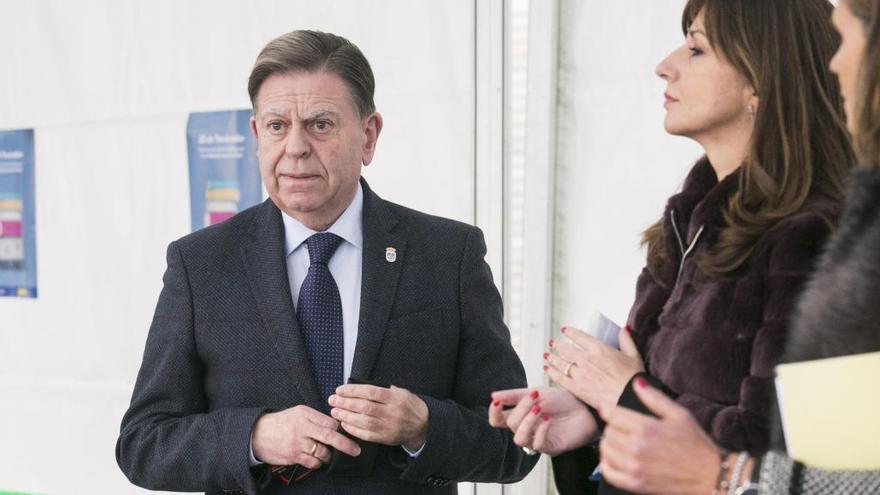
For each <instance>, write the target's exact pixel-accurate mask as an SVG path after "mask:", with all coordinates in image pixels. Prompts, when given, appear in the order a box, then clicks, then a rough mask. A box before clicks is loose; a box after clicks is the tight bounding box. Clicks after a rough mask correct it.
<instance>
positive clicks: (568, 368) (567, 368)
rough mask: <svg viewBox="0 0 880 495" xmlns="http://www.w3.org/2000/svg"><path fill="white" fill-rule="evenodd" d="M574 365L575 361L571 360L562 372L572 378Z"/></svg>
mask: <svg viewBox="0 0 880 495" xmlns="http://www.w3.org/2000/svg"><path fill="white" fill-rule="evenodd" d="M572 366H574V362H573V361H569V362H568V364H566V365H565V370H564V371H563V372H562V374H563V375H565V376H567V377H569V378H571V367H572Z"/></svg>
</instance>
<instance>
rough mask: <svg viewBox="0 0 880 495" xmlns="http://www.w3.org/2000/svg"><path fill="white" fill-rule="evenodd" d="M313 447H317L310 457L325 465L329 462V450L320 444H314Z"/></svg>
mask: <svg viewBox="0 0 880 495" xmlns="http://www.w3.org/2000/svg"><path fill="white" fill-rule="evenodd" d="M315 445H317V447H315V453H314V454H312V457H315V458H317V459H318V460H319V461H321V462H323V463H325V464H326V463H328V462H330V453H331V452H330V449H329V448H327V446H326V445H324V444H323V443H321V442H315Z"/></svg>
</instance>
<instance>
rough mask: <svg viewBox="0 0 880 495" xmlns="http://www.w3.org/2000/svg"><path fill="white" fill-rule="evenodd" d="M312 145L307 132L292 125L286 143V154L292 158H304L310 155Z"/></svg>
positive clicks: (300, 127)
mask: <svg viewBox="0 0 880 495" xmlns="http://www.w3.org/2000/svg"><path fill="white" fill-rule="evenodd" d="M309 150H310V145H309V139H308V135H307V134H306V130H305V129H303V127H302V126H301V125H292V126H291V127H290V131H289V132H288V134H287V140H286V142H285V143H284V154H286V155H287V156H288V157H290V158H302V157H304V156H307V155H308V154H309Z"/></svg>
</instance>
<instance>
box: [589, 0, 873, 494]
mask: <svg viewBox="0 0 880 495" xmlns="http://www.w3.org/2000/svg"><path fill="white" fill-rule="evenodd" d="M833 20H834V24H835V26H836V27H837V29H838V31H840V33H841V35H842V38H843V41H842V44H841V46H840V49H839V50H838V52H837V54H836V55H835V57H834V59H833V61H832V64H831V68H832V70H833V71H834V72H835V73H836V74H837V75H838V76H839V78H840V82H841V86H842V89H843V93H844V95H845V96H846V112H847V120H848V124H849V128H850V130H851V132H852V133H853V137H854V141H855V145H856V150H857V152H858V155H859V161H860V162H861V163H862V166H861V167H859V168H858V169H857V170H856V171H855V172H854V173H853V174H852V175H851V180H850V187H849V189H848V196H847V206H846V209H845V212H844V216H843V218H842V221H841V224H840V228H839V230H838V231H837V233H836V235H835V236H834V238H833V239H832V241H831V242H830V243H829V244H828V246H827V247H826V252H825V254H824V256H823V259H822V262H821V265H820V268H819V270H818V271H817V273H816V275H815V276H814V277H813V278H812V280H811V281H810V283H809V284H808V288H807V290H806V292H805V293H804V295H803V297H802V299H801V301H800V303H799V305H798V310H797V314H796V317H795V320H794V321H795V323H794V325H793V330H792V333H791V336H790V339H789V341H788V344H787V346H786V352H785V357H784V359H783V361H785V362H797V361H804V360H813V359H821V358H830V357H837V356H844V355H850V354H861V353H867V352H877V351H880V0H841V1H840V3H839V4H838V6H837V8H836V9H835V12H834V16H833ZM878 378H880V377H878ZM636 389H637V390H636V393H637V395H638V396H639V398H640V399H641V400H642V402H643V403H644V404H645V405H647V406H648V407H649V408H650V409H651V411H652V412H653V414H655V415H656V417H650V416H646V415H641V414H637V413H633V412H632V411H628V410H624V409H623V408H615V409H612V410H608V411H603V413H604V417H605V419H606V420H607V421H608V424H607V427H606V429H605V432H604V437H603V439H602V444H601V449H602V456H603V458H602V472H603V474H604V476H606V477H607V478H608V479H609V480H611V481H612V482H613V483H615V484H616V485H618V486H621V487H625V488H627V489H629V490H632V491H636V492H639V493H659V494H665V493H669V494H673V493H675V494H687V493H701V494H706V493H713V487H714V490H715V492H714V493H719V492H720V491H724V490H726V491H727V493H735V494H737V495H743V494H753V493H760V494H764V493H768V494H777V493H778V494H785V493H791V494H830V495H834V494H841V495H843V494H847V495H857V494H869V493H870V494H876V493H880V470H875V471H828V470H822V469H816V468H811V467H808V466H804V465H802V464H800V463H798V462H795V461H793V460H792V459H790V458H788V457H787V456H786V455H785V454H784V448H783V447H784V445H783V444H781V443H776V445H774V449H773V450H772V451H771V452H770V453H768V454H766V455H764V456H762V457H753V456H749V455H748V454H747V453H745V452H740V453H738V454H734V453H730V454H728V453H725V452H724V451H723V450H721V449H720V448H719V447H718V446H716V444H715V443H714V442H713V441H712V440H711V439H710V438H708V437H707V435H706V434H705V433H704V432H703V431H702V429H701V428H700V426H699V425H698V424H697V422H696V421H695V420H694V418H693V417H692V416H691V415H690V414H688V412H687V410H685V409H683V408H682V407H680V406H679V405H677V404H675V403H674V402H672V401H671V400H669V399H668V398H667V397H665V396H664V394H662V393H661V392H659V391H658V390H657V389H655V388H654V387H651V386H650V385H648V384H647V383H646V382H645V381H643V380H640V379H637V386H636ZM864 393H865V394H876V393H877V391H876V389H875V390H865V391H864ZM776 429H777V431H778V429H779V426H778V424H777V426H776ZM776 437H777V438H779V437H781V435H776ZM877 441H878V442H880V439H877ZM829 448H834V447H833V446H830V447H829ZM719 453H720V454H721V455H720V456H719Z"/></svg>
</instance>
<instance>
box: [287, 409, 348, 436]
mask: <svg viewBox="0 0 880 495" xmlns="http://www.w3.org/2000/svg"><path fill="white" fill-rule="evenodd" d="M293 411H294V412H296V413H297V414H299V415H300V416H301V417H303V418H305V419H306V420H308V421H309V422H310V423H312V424H314V425H316V426H320V427H321V428H330V429H332V430H335V429H336V428H338V427H339V423H338V422H337V421H336V420H335V419H333V418H331V417H330V416H327V415H326V414H324V413H322V412H319V411H316V410H314V409H312V408H311V407H308V406H296V407H294V408H293Z"/></svg>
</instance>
